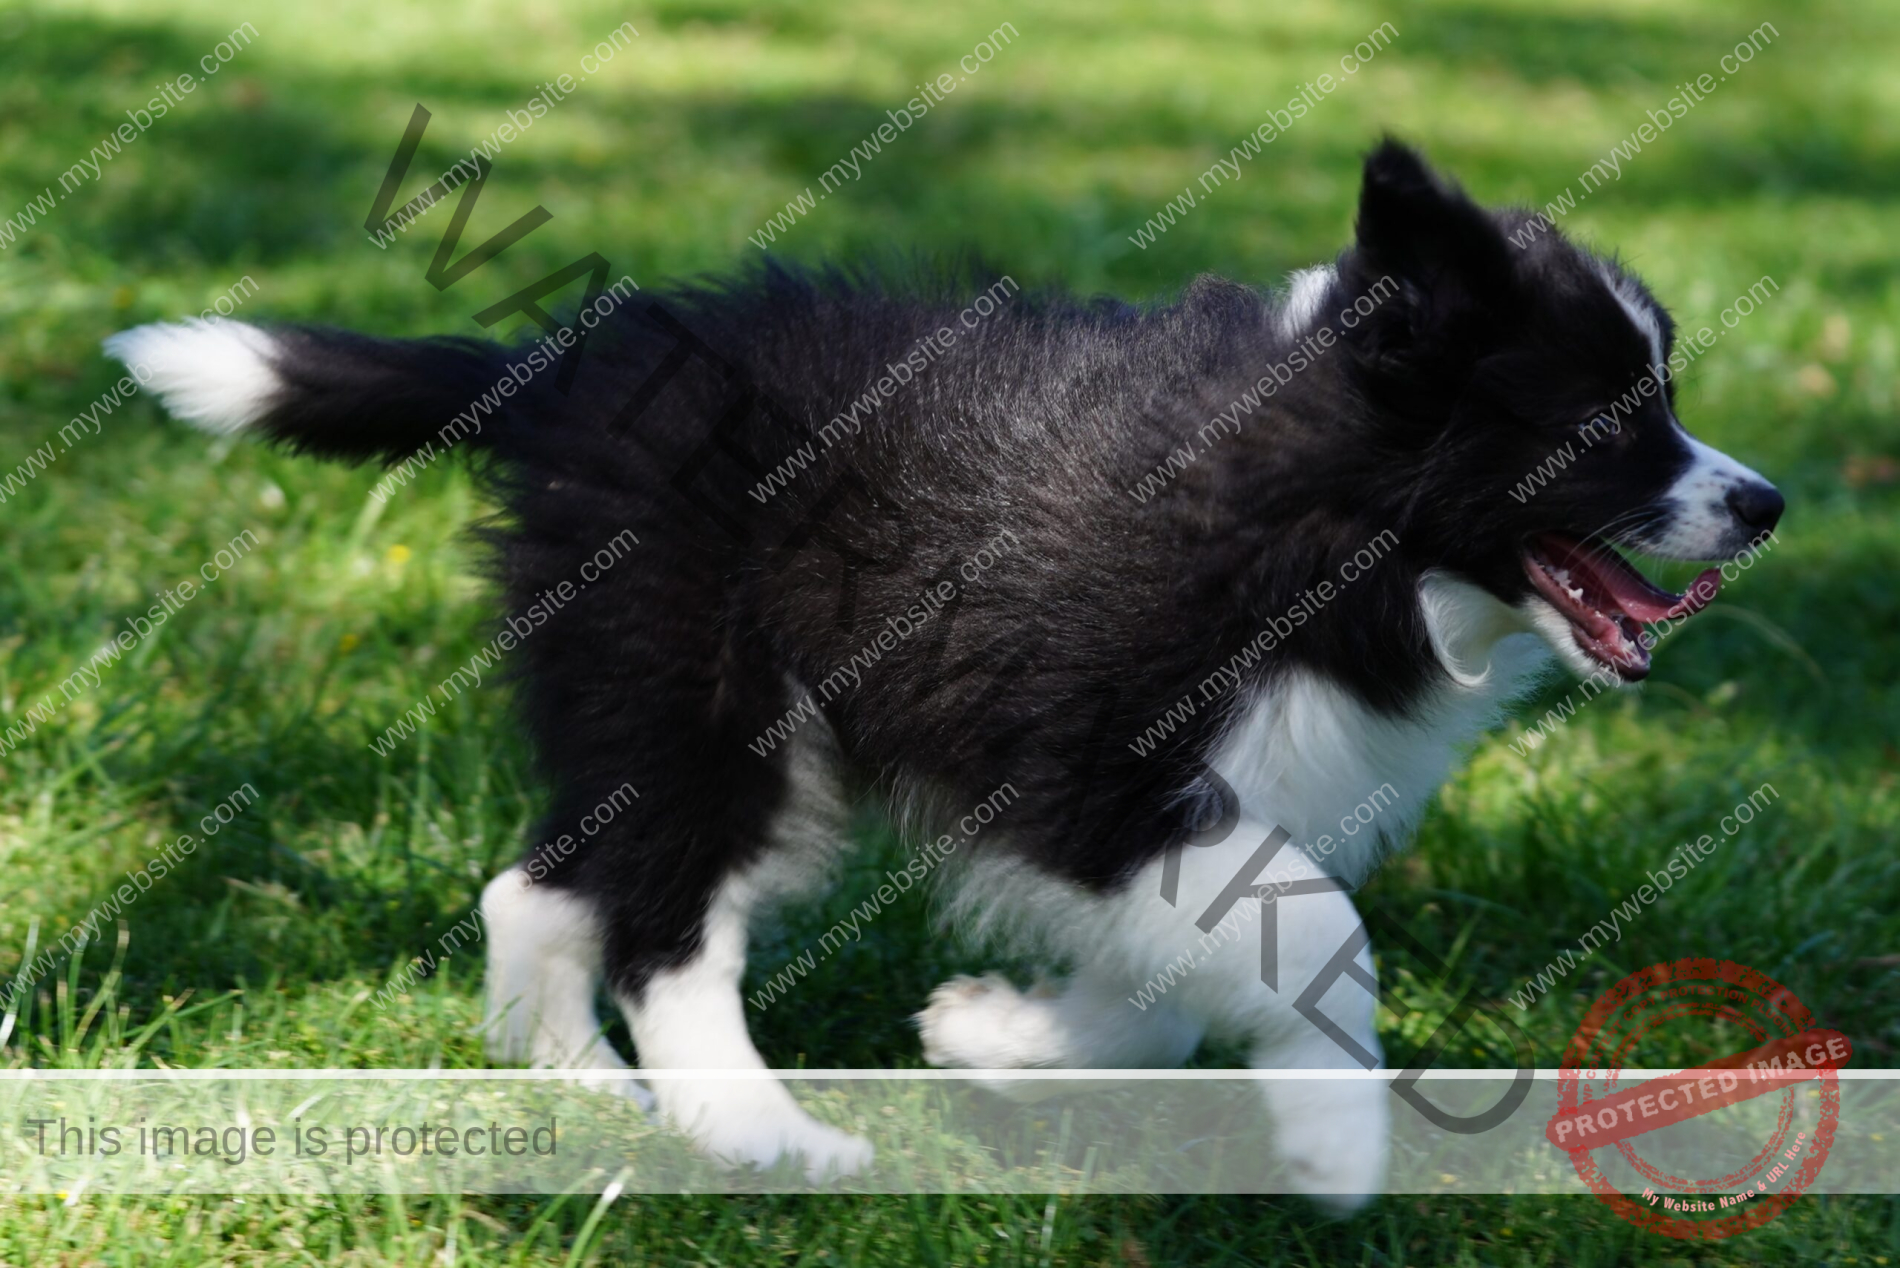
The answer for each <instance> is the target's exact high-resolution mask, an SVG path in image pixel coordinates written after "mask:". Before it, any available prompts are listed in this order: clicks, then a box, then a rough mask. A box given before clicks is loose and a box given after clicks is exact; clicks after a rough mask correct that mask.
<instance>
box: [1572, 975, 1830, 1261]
mask: <svg viewBox="0 0 1900 1268" xmlns="http://www.w3.org/2000/svg"><path fill="white" fill-rule="evenodd" d="M1684 1049H1687V1050H1688V1051H1690V1052H1692V1053H1698V1054H1700V1053H1706V1054H1707V1055H1706V1056H1702V1057H1698V1063H1697V1064H1696V1065H1694V1066H1691V1067H1688V1068H1684V1069H1682V1070H1681V1071H1680V1072H1679V1073H1676V1074H1666V1075H1657V1076H1628V1075H1625V1073H1624V1070H1625V1068H1626V1067H1629V1066H1641V1065H1643V1064H1645V1062H1644V1061H1643V1060H1642V1057H1643V1054H1644V1053H1645V1052H1658V1051H1660V1052H1680V1051H1682V1050H1684ZM1852 1055H1853V1046H1852V1045H1851V1044H1850V1043H1849V1042H1848V1039H1847V1036H1845V1035H1843V1034H1841V1033H1840V1032H1839V1031H1835V1030H1828V1029H1824V1028H1821V1027H1818V1026H1817V1025H1816V1024H1815V1020H1814V1016H1813V1014H1812V1013H1810V1012H1809V1011H1808V1008H1807V1006H1806V1005H1804V1004H1803V1003H1802V1002H1801V1001H1800V1000H1798V999H1796V998H1795V997H1794V996H1793V995H1792V994H1790V993H1789V991H1788V990H1787V988H1785V987H1783V986H1782V985H1781V984H1780V983H1779V982H1776V981H1775V980H1774V979H1773V978H1770V977H1769V976H1767V975H1766V974H1764V973H1759V972H1757V971H1756V970H1754V969H1751V968H1748V967H1746V966H1744V965H1740V964H1736V963H1735V962H1734V961H1732V960H1714V959H1687V960H1673V961H1670V962H1667V963H1664V964H1655V965H1651V966H1650V967H1649V968H1646V969H1642V970H1639V971H1638V972H1635V973H1632V974H1630V975H1629V976H1628V977H1626V978H1624V979H1623V980H1622V981H1620V982H1618V983H1617V984H1616V985H1615V986H1613V987H1611V988H1610V989H1609V990H1608V991H1606V992H1604V994H1603V995H1602V996H1601V997H1600V998H1599V999H1598V1000H1597V1001H1596V1003H1595V1004H1593V1005H1592V1006H1591V1008H1590V1012H1589V1014H1588V1015H1587V1016H1585V1018H1584V1019H1583V1025H1582V1026H1581V1027H1579V1028H1578V1030H1577V1033H1576V1035H1575V1036H1574V1037H1573V1038H1572V1039H1571V1041H1570V1046H1569V1047H1568V1048H1567V1049H1565V1051H1564V1057H1563V1062H1562V1065H1561V1066H1560V1067H1559V1072H1558V1073H1559V1080H1558V1101H1557V1112H1556V1114H1555V1115H1553V1116H1552V1117H1551V1120H1550V1125H1549V1127H1548V1128H1547V1129H1546V1130H1545V1136H1546V1137H1547V1138H1548V1139H1549V1140H1550V1142H1551V1143H1552V1144H1554V1145H1556V1146H1557V1147H1558V1148H1559V1149H1562V1150H1564V1151H1565V1152H1566V1153H1568V1154H1569V1155H1570V1161H1571V1163H1572V1164H1573V1165H1575V1167H1576V1168H1577V1174H1578V1175H1579V1176H1580V1177H1582V1179H1583V1182H1584V1183H1585V1184H1586V1185H1588V1186H1589V1187H1590V1190H1591V1191H1592V1192H1593V1193H1595V1194H1596V1195H1597V1196H1598V1197H1599V1198H1601V1199H1602V1200H1603V1201H1604V1202H1605V1203H1607V1204H1608V1205H1609V1206H1610V1208H1611V1209H1613V1210H1614V1211H1616V1212H1617V1214H1619V1215H1621V1216H1622V1217H1623V1218H1624V1219H1627V1220H1628V1221H1630V1223H1632V1224H1634V1225H1636V1226H1637V1227H1638V1228H1648V1229H1654V1230H1655V1231H1656V1232H1658V1233H1662V1234H1664V1235H1666V1236H1669V1237H1680V1238H1685V1239H1690V1240H1702V1241H1709V1240H1715V1239H1717V1238H1723V1237H1733V1236H1734V1235H1735V1234H1737V1233H1742V1232H1746V1231H1747V1230H1749V1229H1751V1228H1758V1227H1760V1226H1761V1225H1763V1224H1766V1223H1767V1222H1768V1221H1769V1220H1772V1219H1774V1218H1775V1217H1776V1216H1777V1215H1779V1214H1781V1212H1782V1211H1784V1210H1786V1209H1787V1208H1788V1206H1789V1205H1790V1204H1791V1203H1792V1202H1793V1201H1794V1200H1795V1199H1796V1198H1798V1197H1800V1196H1801V1195H1802V1194H1804V1193H1806V1192H1807V1191H1808V1188H1809V1187H1810V1186H1811V1185H1812V1184H1813V1183H1814V1178H1815V1177H1816V1176H1817V1175H1819V1174H1820V1171H1821V1167H1822V1166H1823V1165H1824V1164H1825V1163H1826V1161H1827V1154H1828V1150H1829V1148H1830V1147H1832V1145H1833V1143H1834V1132H1835V1129H1836V1127H1837V1126H1838V1124H1839V1121H1840V1109H1841V1097H1840V1087H1839V1079H1838V1078H1837V1076H1836V1074H1835V1071H1837V1070H1838V1069H1840V1067H1841V1066H1843V1065H1845V1064H1846V1063H1847V1061H1848V1059H1849V1058H1850V1057H1851V1056H1852ZM1817 1093H1818V1094H1817ZM1764 1097H1766V1098H1774V1099H1773V1102H1771V1104H1772V1105H1773V1106H1774V1107H1775V1109H1776V1110H1777V1112H1775V1113H1774V1114H1773V1115H1772V1116H1771V1115H1770V1113H1769V1112H1767V1110H1766V1109H1764V1107H1761V1106H1751V1107H1749V1108H1748V1109H1741V1108H1731V1107H1742V1106H1744V1105H1745V1103H1747V1102H1752V1101H1755V1100H1756V1099H1757V1098H1764ZM1672 1127H1675V1128H1679V1130H1678V1131H1676V1132H1675V1133H1673V1134H1672V1133H1671V1132H1669V1131H1668V1130H1667V1129H1670V1128H1672ZM1651 1133H1658V1134H1654V1135H1652V1134H1651ZM1645 1137H1647V1139H1645ZM1734 1140H1739V1141H1740V1142H1741V1145H1740V1147H1739V1149H1736V1148H1731V1147H1729V1146H1730V1144H1731V1142H1732V1141H1734ZM1685 1142H1689V1143H1688V1148H1687V1152H1688V1153H1689V1154H1690V1155H1691V1156H1694V1155H1695V1154H1696V1152H1697V1149H1698V1148H1701V1149H1702V1150H1703V1152H1704V1153H1705V1154H1706V1157H1705V1158H1703V1159H1701V1160H1699V1161H1700V1163H1701V1166H1700V1170H1699V1171H1698V1170H1696V1169H1695V1168H1694V1167H1693V1166H1689V1165H1684V1164H1683V1163H1682V1161H1681V1159H1680V1155H1682V1154H1683V1153H1684V1152H1685V1150H1684V1144H1685ZM1697 1142H1701V1144H1700V1145H1698V1144H1697ZM1718 1142H1719V1143H1718ZM1757 1144H1759V1147H1758V1148H1757V1147H1756V1146H1757ZM1646 1148H1647V1150H1648V1153H1649V1157H1647V1158H1646V1157H1645V1149H1646ZM1619 1155H1620V1157H1621V1158H1622V1159H1623V1161H1624V1162H1625V1163H1627V1166H1618V1165H1615V1158H1616V1157H1617V1156H1619ZM1669 1159H1674V1161H1669ZM1611 1170H1614V1171H1615V1172H1616V1173H1617V1176H1618V1177H1620V1179H1621V1183H1619V1182H1618V1180H1617V1179H1613V1178H1612V1175H1611V1174H1610V1171H1611ZM1625 1186H1628V1187H1629V1188H1630V1189H1631V1190H1632V1191H1630V1192H1625Z"/></svg>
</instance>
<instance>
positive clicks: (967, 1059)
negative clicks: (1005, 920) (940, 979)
mask: <svg viewBox="0 0 1900 1268" xmlns="http://www.w3.org/2000/svg"><path fill="white" fill-rule="evenodd" d="M1043 998H1046V997H1038V996H1036V995H1034V994H1032V995H1028V996H1025V995H1024V994H1023V993H1022V992H1021V991H1019V990H1017V989H1016V988H1015V987H1014V986H1012V985H1010V983H1009V981H1008V979H1006V978H1004V977H1003V976H1002V975H1001V974H997V973H988V974H985V975H984V976H982V977H953V978H951V979H950V980H949V981H948V982H945V983H944V984H943V985H942V986H939V987H938V988H937V989H936V990H934V991H932V992H931V993H930V1002H929V1003H928V1004H927V1005H925V1007H924V1011H923V1012H921V1013H918V1014H917V1028H918V1030H919V1032H920V1033H921V1034H922V1036H923V1041H924V1060H926V1061H928V1062H930V1064H932V1065H934V1066H943V1067H953V1068H956V1069H962V1070H1019V1069H1024V1068H1028V1067H1035V1066H1042V1065H1045V1064H1048V1059H1049V1058H1050V1056H1051V1055H1052V1053H1051V1051H1050V1049H1051V1046H1052V1045H1051V1038H1052V1037H1051V1035H1050V1034H1049V1027H1048V1021H1047V1018H1046V1016H1045V1014H1046V1012H1047V1009H1046V1008H1045V1007H1039V1004H1040V1003H1041V1002H1042V999H1043Z"/></svg>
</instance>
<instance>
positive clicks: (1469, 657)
mask: <svg viewBox="0 0 1900 1268" xmlns="http://www.w3.org/2000/svg"><path fill="white" fill-rule="evenodd" d="M1419 602H1420V605H1421V608H1422V610H1423V612H1424V614H1425V621H1426V626H1427V628H1428V630H1429V631H1430V633H1431V638H1432V644H1433V648H1434V650H1435V651H1436V652H1437V654H1438V657H1439V661H1440V663H1441V664H1442V665H1443V666H1444V667H1445V670H1446V676H1447V678H1448V681H1447V682H1446V683H1445V684H1443V685H1441V686H1440V687H1438V688H1437V689H1435V690H1434V691H1433V693H1432V694H1431V696H1430V697H1429V698H1427V699H1426V700H1425V701H1424V702H1423V703H1422V704H1421V706H1420V707H1419V709H1418V711H1417V713H1416V714H1415V715H1414V716H1412V717H1408V718H1394V717H1390V716H1387V715H1384V714H1380V713H1378V712H1375V711H1374V710H1372V709H1371V708H1369V707H1368V706H1367V705H1365V704H1364V703H1363V702H1362V701H1360V700H1358V699H1357V698H1355V697H1354V696H1353V695H1352V694H1351V693H1349V692H1347V691H1345V690H1343V689H1341V688H1340V687H1338V686H1336V685H1334V684H1333V683H1331V682H1330V681H1328V680H1326V679H1324V678H1321V677H1318V676H1316V675H1313V674H1310V673H1295V674H1290V675H1287V676H1285V677H1282V678H1280V679H1278V680H1277V681H1276V682H1275V683H1274V684H1273V686H1272V687H1271V688H1270V689H1268V690H1267V691H1264V692H1262V693H1261V694H1260V695H1259V696H1258V698H1256V699H1255V700H1253V701H1252V702H1251V703H1250V704H1249V706H1248V707H1247V709H1246V710H1245V712H1244V713H1242V714H1241V716H1240V719H1239V721H1238V722H1237V723H1236V724H1235V725H1234V726H1233V728H1232V729H1231V730H1230V731H1229V732H1228V734H1227V736H1226V737H1225V739H1224V740H1223V742H1222V744H1221V745H1220V748H1219V749H1218V750H1217V751H1216V753H1215V755H1214V758H1213V761H1212V765H1213V768H1214V770H1215V771H1216V772H1217V773H1218V774H1219V775H1220V776H1221V778H1222V779H1225V780H1226V781H1227V783H1228V785H1229V786H1230V787H1231V788H1232V789H1233V790H1234V792H1235V794H1236V795H1237V796H1238V798H1239V800H1240V809H1241V814H1242V816H1243V817H1244V818H1246V819H1248V820H1253V821H1257V822H1261V823H1266V824H1270V825H1271V824H1277V825H1279V826H1281V827H1284V828H1285V829H1286V830H1287V831H1288V832H1289V833H1291V834H1292V837H1293V840H1294V841H1295V842H1297V843H1300V844H1302V845H1304V846H1306V848H1307V852H1308V853H1309V854H1312V855H1313V856H1314V857H1315V858H1316V859H1317V860H1318V861H1319V862H1320V863H1321V865H1322V866H1323V867H1325V869H1326V870H1327V871H1328V872H1329V873H1331V874H1332V875H1334V876H1337V877H1339V878H1340V879H1342V880H1344V881H1346V882H1347V883H1348V884H1349V885H1353V886H1355V887H1356V886H1357V885H1359V884H1361V883H1362V882H1363V881H1364V880H1365V879H1366V877H1367V876H1368V875H1369V874H1370V872H1371V871H1372V869H1373V868H1374V867H1375V866H1376V865H1377V864H1378V862H1379V860H1380V859H1381V858H1382V857H1384V855H1385V854H1387V853H1389V852H1390V851H1391V850H1392V849H1396V848H1398V847H1400V846H1402V845H1403V844H1404V843H1405V842H1406V841H1407V840H1409V839H1410V837H1411V833H1412V831H1413V829H1414V828H1416V827H1417V824H1418V819H1419V816H1420V815H1421V813H1422V812H1423V811H1424V808H1425V804H1426V802H1427V801H1428V800H1429V799H1430V797H1431V794H1432V792H1433V791H1434V790H1435V789H1437V788H1438V786H1439V785H1440V784H1442V783H1443V782H1444V780H1445V777H1446V776H1447V775H1448V774H1449V773H1450V772H1451V767H1452V763H1453V762H1454V761H1455V760H1456V759H1457V758H1458V756H1459V754H1460V751H1461V750H1462V748H1463V746H1464V745H1466V744H1468V743H1469V742H1470V741H1472V740H1473V739H1475V738H1476V737H1477V735H1478V734H1479V733H1480V732H1481V731H1483V730H1484V728H1485V727H1487V726H1489V725H1491V724H1492V723H1493V722H1494V721H1496V719H1497V716H1498V714H1499V713H1500V711H1501V710H1502V709H1503V707H1504V706H1505V705H1506V704H1508V703H1509V702H1510V700H1511V699H1512V697H1514V696H1516V695H1517V694H1519V693H1521V692H1522V691H1523V690H1525V689H1526V688H1527V687H1528V686H1530V685H1531V683H1532V682H1534V681H1535V678H1536V676H1537V674H1538V671H1539V670H1540V669H1542V668H1543V667H1545V666H1547V665H1548V664H1549V653H1548V650H1547V647H1546V645H1545V643H1544V642H1543V641H1542V640H1541V639H1540V638H1539V637H1538V636H1537V635H1536V634H1535V633H1534V632H1532V631H1531V630H1530V628H1529V627H1528V626H1527V624H1526V623H1525V622H1524V621H1523V619H1522V618H1521V617H1520V616H1519V615H1518V614H1517V613H1516V612H1515V611H1514V610H1512V609H1511V608H1509V607H1507V606H1506V605H1504V604H1502V603H1500V602H1499V601H1498V600H1496V599H1494V598H1492V597H1491V596H1490V595H1489V594H1487V593H1486V592H1485V591H1483V590H1480V589H1479V588H1477V587H1476V586H1473V585H1470V584H1468V583H1466V582H1462V581H1456V580H1452V579H1450V578H1447V577H1444V576H1442V575H1438V574H1432V575H1428V576H1427V578H1426V579H1425V581H1424V582H1423V583H1422V584H1421V585H1420V587H1419Z"/></svg>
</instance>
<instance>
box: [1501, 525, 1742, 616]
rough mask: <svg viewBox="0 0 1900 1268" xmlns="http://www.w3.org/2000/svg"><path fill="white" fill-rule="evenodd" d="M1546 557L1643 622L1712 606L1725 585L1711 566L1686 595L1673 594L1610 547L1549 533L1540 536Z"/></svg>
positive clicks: (1540, 543) (1720, 573)
mask: <svg viewBox="0 0 1900 1268" xmlns="http://www.w3.org/2000/svg"><path fill="white" fill-rule="evenodd" d="M1537 544H1538V546H1539V547H1540V548H1542V550H1543V552H1544V554H1545V556H1546V557H1547V558H1548V559H1549V560H1550V561H1551V562H1552V563H1554V564H1556V565H1557V566H1558V567H1560V568H1567V569H1569V570H1570V575H1571V576H1572V577H1573V578H1580V579H1583V580H1586V581H1587V582H1588V584H1589V587H1590V588H1591V589H1594V590H1596V591H1598V592H1600V593H1602V594H1605V595H1608V596H1609V597H1610V598H1611V599H1612V600H1614V601H1615V603H1616V605H1617V606H1618V607H1619V608H1621V609H1623V611H1624V612H1625V613H1627V614H1628V615H1630V616H1633V617H1635V618H1636V619H1637V620H1639V621H1641V622H1643V623H1644V624H1649V623H1651V622H1654V621H1662V620H1667V619H1669V618H1672V617H1678V616H1688V615H1690V614H1691V613H1695V612H1700V611H1701V610H1702V609H1703V608H1705V607H1707V606H1709V603H1710V601H1711V600H1713V599H1714V598H1715V592H1716V591H1717V590H1719V589H1721V588H1722V571H1721V569H1719V568H1710V569H1708V570H1707V571H1705V572H1704V573H1703V574H1702V575H1701V576H1699V577H1697V578H1696V579H1695V580H1694V581H1692V582H1691V583H1690V584H1689V589H1688V590H1687V591H1686V592H1685V593H1683V594H1671V593H1669V592H1668V591H1667V590H1664V589H1662V588H1661V587H1659V586H1657V585H1655V584H1654V583H1652V582H1651V581H1650V580H1649V578H1648V577H1645V576H1644V575H1643V574H1642V573H1640V572H1638V571H1636V570H1635V569H1634V568H1632V567H1630V566H1629V565H1628V564H1626V563H1624V562H1623V557H1622V556H1621V555H1619V554H1617V553H1616V552H1615V551H1614V550H1612V549H1611V548H1610V547H1608V546H1599V547H1596V548H1594V549H1593V548H1591V547H1588V546H1585V545H1584V544H1583V543H1581V542H1578V541H1576V540H1574V539H1572V538H1569V537H1559V536H1558V535H1556V534H1555V533H1548V534H1545V535H1544V536H1542V537H1540V538H1538V542H1537Z"/></svg>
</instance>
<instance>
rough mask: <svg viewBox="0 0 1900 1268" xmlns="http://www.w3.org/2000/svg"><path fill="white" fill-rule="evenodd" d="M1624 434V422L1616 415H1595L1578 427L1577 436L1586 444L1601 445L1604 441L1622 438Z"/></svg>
mask: <svg viewBox="0 0 1900 1268" xmlns="http://www.w3.org/2000/svg"><path fill="white" fill-rule="evenodd" d="M1622 433H1623V420H1622V419H1620V418H1618V417H1616V416H1615V415H1614V414H1595V415H1592V416H1591V417H1590V419H1589V420H1588V421H1586V422H1583V423H1580V424H1579V425H1578V427H1577V434H1578V435H1579V436H1581V437H1582V438H1583V440H1584V443H1586V444H1591V445H1595V444H1601V443H1602V442H1603V441H1606V440H1609V439H1611V438H1613V437H1616V436H1620V435H1622Z"/></svg>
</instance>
